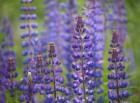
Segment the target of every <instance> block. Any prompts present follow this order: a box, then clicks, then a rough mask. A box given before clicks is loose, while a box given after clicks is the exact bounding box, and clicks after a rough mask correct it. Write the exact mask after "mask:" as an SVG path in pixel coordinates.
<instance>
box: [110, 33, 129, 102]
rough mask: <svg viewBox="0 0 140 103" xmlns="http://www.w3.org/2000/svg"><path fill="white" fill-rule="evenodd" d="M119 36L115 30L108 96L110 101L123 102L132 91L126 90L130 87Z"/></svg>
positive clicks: (111, 52) (111, 51)
mask: <svg viewBox="0 0 140 103" xmlns="http://www.w3.org/2000/svg"><path fill="white" fill-rule="evenodd" d="M119 36H120V35H118V33H117V32H113V35H112V42H111V50H110V52H109V54H110V55H111V57H110V59H109V62H110V63H111V64H110V65H109V67H108V69H109V70H110V72H111V73H110V74H109V75H108V79H109V82H108V88H109V93H108V97H109V99H110V103H122V101H124V99H125V98H128V97H129V96H130V93H128V91H126V90H125V88H127V87H128V82H127V81H126V79H127V78H128V75H127V74H126V73H125V71H124V69H125V67H124V64H123V62H124V61H125V59H120V58H124V56H123V51H122V50H121V49H122V46H121V44H120V41H119Z"/></svg>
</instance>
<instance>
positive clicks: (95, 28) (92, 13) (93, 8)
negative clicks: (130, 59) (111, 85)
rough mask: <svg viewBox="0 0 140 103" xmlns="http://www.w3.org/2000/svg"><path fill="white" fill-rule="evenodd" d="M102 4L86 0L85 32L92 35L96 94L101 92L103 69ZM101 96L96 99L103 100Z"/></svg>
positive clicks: (103, 28) (103, 21) (95, 0)
mask: <svg viewBox="0 0 140 103" xmlns="http://www.w3.org/2000/svg"><path fill="white" fill-rule="evenodd" d="M102 6H103V4H102V1H101V0H98V1H97V0H87V2H86V10H85V16H86V21H85V22H86V26H87V30H86V31H87V33H89V34H90V35H92V37H93V38H92V40H93V61H94V72H95V74H96V75H95V76H94V78H95V81H96V83H97V84H98V85H97V87H96V89H97V90H96V92H95V93H97V94H98V95H100V94H101V93H103V89H102V82H103V81H102V76H103V75H102V70H103V58H104V56H103V54H104V47H105V34H104V33H105V17H104V11H103V7H102ZM102 99H103V97H102V96H101V95H100V96H99V97H97V101H100V103H101V101H103V100H102Z"/></svg>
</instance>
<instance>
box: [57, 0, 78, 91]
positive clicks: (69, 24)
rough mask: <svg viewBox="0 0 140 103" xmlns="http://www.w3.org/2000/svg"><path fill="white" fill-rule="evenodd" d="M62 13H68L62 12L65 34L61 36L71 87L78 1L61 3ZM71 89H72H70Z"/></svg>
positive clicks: (72, 0) (70, 0) (68, 81)
mask: <svg viewBox="0 0 140 103" xmlns="http://www.w3.org/2000/svg"><path fill="white" fill-rule="evenodd" d="M60 7H61V9H62V10H61V9H60V10H61V11H66V12H61V18H62V21H63V24H62V28H63V33H62V34H61V38H63V40H64V41H63V45H62V51H61V52H62V58H63V64H64V65H65V67H66V69H67V85H68V87H70V84H71V78H70V74H71V69H72V68H71V64H72V57H71V53H72V51H71V42H72V40H71V38H72V35H71V34H72V33H73V32H74V31H73V30H74V29H73V25H74V22H73V20H74V18H75V17H76V15H77V0H69V1H68V2H66V3H61V4H60ZM69 89H70V88H69Z"/></svg>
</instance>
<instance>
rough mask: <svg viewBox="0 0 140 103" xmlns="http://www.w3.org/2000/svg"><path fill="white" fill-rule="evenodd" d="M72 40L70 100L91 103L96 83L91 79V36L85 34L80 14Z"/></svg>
mask: <svg viewBox="0 0 140 103" xmlns="http://www.w3.org/2000/svg"><path fill="white" fill-rule="evenodd" d="M72 41H73V42H72V57H73V62H72V69H73V70H72V73H71V79H72V82H71V87H72V97H73V98H72V101H73V103H92V102H93V101H94V100H95V97H94V93H93V91H94V87H95V85H96V83H95V82H94V79H93V78H94V70H93V65H94V63H93V61H92V58H93V55H92V53H91V51H92V49H93V48H92V47H93V46H92V43H91V41H92V38H91V35H89V34H86V29H85V24H84V21H83V18H82V17H81V16H79V17H77V22H76V25H75V33H74V34H73V39H72ZM89 54H90V55H89Z"/></svg>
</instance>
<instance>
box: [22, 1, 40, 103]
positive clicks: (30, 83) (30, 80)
mask: <svg viewBox="0 0 140 103" xmlns="http://www.w3.org/2000/svg"><path fill="white" fill-rule="evenodd" d="M32 2H33V0H21V3H22V4H24V5H25V6H23V7H21V9H20V10H21V11H22V12H23V14H21V16H20V19H21V20H22V21H23V22H24V23H22V24H21V25H20V28H21V29H23V30H25V32H24V33H22V34H21V38H23V39H24V41H23V42H22V44H21V46H22V47H23V48H25V50H24V51H23V52H22V55H23V56H26V57H25V60H24V62H23V64H24V77H23V79H22V81H21V85H20V90H22V91H23V95H22V96H21V97H20V101H21V102H23V101H26V102H27V103H28V102H34V94H35V93H36V92H37V90H36V89H35V88H36V86H35V82H36V61H35V54H36V52H37V51H38V49H36V48H37V47H36V46H37V45H38V41H37V39H36V36H37V31H35V29H36V28H37V27H38V25H37V23H35V22H33V21H34V20H36V19H37V15H36V14H34V13H33V12H34V11H35V10H36V7H35V6H31V3H32ZM36 50H37V51H36Z"/></svg>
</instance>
